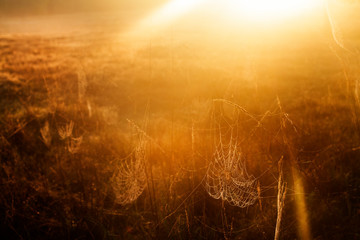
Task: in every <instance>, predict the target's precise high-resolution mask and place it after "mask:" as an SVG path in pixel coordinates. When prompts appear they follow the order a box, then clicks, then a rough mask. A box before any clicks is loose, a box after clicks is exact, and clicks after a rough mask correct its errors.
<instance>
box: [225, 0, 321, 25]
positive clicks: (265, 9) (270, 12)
mask: <svg viewBox="0 0 360 240" xmlns="http://www.w3.org/2000/svg"><path fill="white" fill-rule="evenodd" d="M320 4H321V1H320V0H228V1H227V6H226V12H228V16H229V17H231V18H235V17H236V18H238V17H241V18H243V19H244V20H248V21H254V22H269V21H270V22H272V21H277V20H283V19H286V18H291V17H294V16H297V15H300V14H302V13H305V12H307V11H310V10H312V9H314V8H316V7H317V6H319V5H320Z"/></svg>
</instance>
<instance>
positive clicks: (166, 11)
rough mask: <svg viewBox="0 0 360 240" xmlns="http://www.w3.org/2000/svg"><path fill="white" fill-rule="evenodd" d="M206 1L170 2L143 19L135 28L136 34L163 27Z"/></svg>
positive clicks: (173, 0) (186, 0)
mask: <svg viewBox="0 0 360 240" xmlns="http://www.w3.org/2000/svg"><path fill="white" fill-rule="evenodd" d="M205 1H206V0H172V1H169V2H168V3H167V4H165V5H164V6H162V7H161V8H160V9H158V10H156V11H155V12H154V13H153V14H151V15H150V16H148V17H146V18H145V19H143V20H142V21H141V22H140V23H139V24H138V26H137V27H136V28H135V29H136V31H137V32H146V31H148V30H149V29H156V28H161V27H165V26H167V25H169V24H171V23H172V22H173V21H175V20H176V19H178V18H179V17H181V16H182V15H184V14H186V13H188V12H189V11H191V10H192V9H194V8H195V7H196V6H198V5H200V4H201V3H203V2H205Z"/></svg>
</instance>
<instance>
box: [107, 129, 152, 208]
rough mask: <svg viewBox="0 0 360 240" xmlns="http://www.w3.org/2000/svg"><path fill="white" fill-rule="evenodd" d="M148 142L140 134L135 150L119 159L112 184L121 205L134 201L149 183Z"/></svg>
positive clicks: (117, 200)
mask: <svg viewBox="0 0 360 240" xmlns="http://www.w3.org/2000/svg"><path fill="white" fill-rule="evenodd" d="M147 143H148V141H147V140H146V139H145V136H144V135H143V134H139V140H138V142H137V145H136V146H135V148H134V150H133V152H132V153H131V154H130V155H129V156H128V157H126V158H125V159H121V160H119V164H118V169H117V170H116V171H115V173H114V175H113V178H112V185H113V188H114V192H115V195H116V202H117V203H119V204H121V205H126V204H129V203H132V202H134V201H135V200H136V199H137V198H138V197H139V196H140V195H141V194H142V193H143V191H144V189H145V187H146V185H147V182H146V168H145V162H146V159H147V151H146V148H147Z"/></svg>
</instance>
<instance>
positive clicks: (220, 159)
mask: <svg viewBox="0 0 360 240" xmlns="http://www.w3.org/2000/svg"><path fill="white" fill-rule="evenodd" d="M221 129H222V128H221V127H220V126H219V128H218V131H219V139H218V141H217V143H216V147H215V151H214V159H213V161H212V162H211V163H210V164H209V168H208V170H207V173H206V177H205V188H206V191H207V192H208V194H209V195H210V196H211V197H213V198H215V199H221V200H223V201H227V202H228V203H229V204H230V205H233V206H237V207H241V208H245V207H248V206H250V205H253V204H254V203H255V201H256V200H257V199H258V190H257V181H256V178H255V177H254V176H252V175H249V174H248V173H247V170H246V166H245V162H244V160H243V157H242V155H241V149H240V147H239V144H238V141H237V138H236V137H234V135H235V130H234V126H230V140H228V141H227V142H225V143H224V140H223V139H224V138H225V137H224V136H223V135H222V133H221Z"/></svg>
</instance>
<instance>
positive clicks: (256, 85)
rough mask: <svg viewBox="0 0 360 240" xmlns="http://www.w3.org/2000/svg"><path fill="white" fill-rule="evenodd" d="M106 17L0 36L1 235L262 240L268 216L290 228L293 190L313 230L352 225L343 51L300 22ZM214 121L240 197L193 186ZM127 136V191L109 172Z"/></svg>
mask: <svg viewBox="0 0 360 240" xmlns="http://www.w3.org/2000/svg"><path fill="white" fill-rule="evenodd" d="M113 29H115V27H114V26H113V25H111V26H109V27H108V28H105V30H103V31H99V32H95V33H93V32H92V33H85V31H84V32H82V31H81V32H77V33H73V34H67V35H65V36H64V35H63V36H57V35H43V34H6V35H5V34H4V35H1V37H0V55H1V56H2V58H1V62H0V96H1V97H0V123H1V128H0V143H1V144H0V159H1V165H0V178H1V193H0V211H1V215H0V216H1V234H2V235H3V236H6V237H7V238H8V239H81V238H82V239H167V238H170V239H222V238H226V239H271V238H273V237H274V232H275V226H278V227H279V226H280V220H279V218H280V219H281V227H279V228H276V233H277V237H276V238H277V239H278V237H279V239H294V238H298V237H301V235H300V236H298V229H299V228H300V227H301V226H302V224H300V223H299V222H301V220H302V219H301V216H299V215H298V214H297V213H298V212H299V211H298V210H297V209H298V207H299V204H298V201H299V199H302V201H303V203H302V205H303V206H305V207H306V209H303V210H304V211H306V213H307V224H308V226H309V231H310V234H311V236H312V237H313V238H314V239H357V238H359V235H360V232H359V228H358V227H357V226H358V225H359V223H360V219H359V216H360V215H359V209H360V208H359V207H360V205H359V185H360V181H359V179H360V178H359V176H358V173H359V169H360V165H359V161H358V159H359V157H360V155H359V154H360V152H359V146H360V139H359V131H358V127H357V120H358V116H357V111H358V107H359V106H358V105H357V104H356V101H355V100H356V98H355V97H354V96H356V92H353V90H354V86H355V85H356V84H355V79H356V74H357V73H358V70H359V66H358V65H356V64H357V63H356V62H354V61H353V60H352V59H351V58H348V59H345V58H340V60H342V63H343V64H341V61H339V59H338V58H337V57H336V55H334V53H333V52H332V51H331V50H330V49H329V48H328V46H327V45H326V44H324V43H323V42H322V41H321V38H314V37H311V36H309V37H306V36H302V37H301V38H300V37H299V39H298V40H296V37H293V39H292V40H293V42H292V44H287V43H285V44H284V42H278V41H279V39H277V38H276V37H275V38H276V39H273V40H271V41H270V40H269V42H267V43H266V44H264V45H261V44H260V43H261V39H259V40H258V41H255V40H254V41H252V42H251V43H249V42H246V41H243V40H241V38H237V37H238V36H236V35H234V38H232V39H231V41H230V40H229V44H228V45H227V44H221V43H223V42H224V40H225V39H226V36H221V37H218V38H217V37H214V38H213V39H211V40H210V37H211V36H212V35H211V32H200V33H197V34H191V33H182V32H181V31H179V32H177V31H173V32H174V33H173V35H171V36H170V35H167V34H166V33H164V34H163V35H160V36H158V37H154V38H153V39H152V40H151V41H149V40H147V39H145V38H146V37H144V38H139V39H136V40H132V41H129V40H128V39H127V38H126V37H125V36H123V35H117V34H115V33H114V32H113V31H112V30H113ZM175 30H176V28H175ZM264 34H266V33H264ZM209 36H210V37H209ZM279 38H280V37H279ZM235 40H236V41H238V44H237V43H236V41H235ZM294 41H295V42H294ZM233 42H235V43H236V44H234V43H233ZM355 57H356V56H355ZM344 66H345V67H346V68H344ZM344 71H345V72H346V73H347V75H346V77H345V75H344ZM349 84H350V85H349ZM349 86H350V87H349ZM356 86H357V85H356ZM144 122H146V124H144ZM219 130H220V131H222V132H223V133H224V138H229V134H228V133H230V132H236V142H237V144H238V145H239V149H241V155H242V158H243V161H244V165H245V166H246V168H247V172H248V173H249V175H252V176H254V177H255V178H256V181H257V190H256V191H257V193H258V200H257V201H256V202H255V203H254V204H253V205H251V206H248V207H246V208H239V207H236V206H232V205H230V204H228V203H227V202H226V201H222V200H217V199H213V198H212V197H211V196H210V195H209V194H208V193H207V192H206V187H205V182H204V179H205V176H206V173H207V170H208V167H209V165H210V163H212V161H214V153H215V150H216V145H215V144H214V141H215V140H216V138H217V137H218V135H217V134H218V131H219ZM139 138H140V139H144V138H145V139H146V142H147V144H146V150H144V151H145V152H146V158H145V157H143V160H144V163H143V164H144V171H145V174H146V181H145V182H146V183H145V186H143V187H144V188H143V191H142V192H141V194H140V195H139V196H138V198H137V199H136V200H135V201H132V202H131V203H128V204H124V203H125V202H124V201H120V202H119V201H117V195H119V192H118V191H120V190H121V189H122V188H120V187H119V186H120V184H119V185H118V184H117V182H116V181H117V180H116V179H118V181H120V180H119V178H117V177H116V176H117V175H116V174H117V171H118V170H119V169H121V167H122V166H124V164H125V163H128V162H126V159H129V156H130V157H131V156H133V157H134V156H135V155H134V152H133V151H134V149H136V148H137V146H138V145H139ZM80 139H81V140H80ZM140 143H141V141H140ZM279 159H282V161H283V165H282V167H281V168H280V169H279V168H278V161H279ZM129 162H130V163H131V162H132V161H129ZM294 169H295V170H294ZM279 171H280V172H279ZM294 171H295V173H294ZM294 176H297V178H295V177H294ZM279 179H281V181H284V183H286V184H285V185H283V184H282V183H280V182H281V181H280V180H279ZM298 179H300V180H301V189H302V190H301V191H300V190H299V188H298V187H297V186H298V184H299V181H298ZM278 181H280V182H278ZM132 183H134V182H132ZM142 184H144V183H142ZM278 186H279V188H280V189H279V190H278ZM119 189H120V190H119ZM125 193H126V192H125ZM120 194H122V195H124V192H121V193H120ZM285 194H286V197H285ZM278 205H281V209H279V210H278V209H277V206H278ZM277 217H278V219H277Z"/></svg>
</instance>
